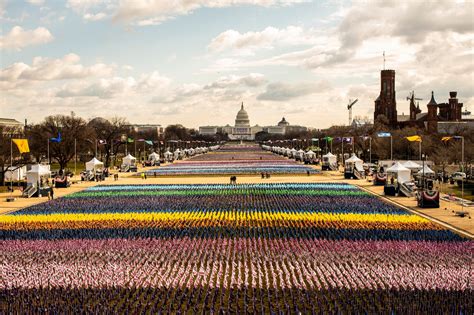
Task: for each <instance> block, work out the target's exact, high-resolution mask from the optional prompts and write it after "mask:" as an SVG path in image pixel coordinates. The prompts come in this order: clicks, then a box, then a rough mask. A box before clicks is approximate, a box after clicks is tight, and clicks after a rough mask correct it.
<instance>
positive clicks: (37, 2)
mask: <svg viewBox="0 0 474 315" xmlns="http://www.w3.org/2000/svg"><path fill="white" fill-rule="evenodd" d="M27 2H28V3H29V4H32V5H43V4H44V0H27Z"/></svg>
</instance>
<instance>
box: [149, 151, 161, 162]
mask: <svg viewBox="0 0 474 315" xmlns="http://www.w3.org/2000/svg"><path fill="white" fill-rule="evenodd" d="M159 159H160V155H159V154H158V153H156V152H153V153H151V154H150V155H148V160H150V161H155V160H159Z"/></svg>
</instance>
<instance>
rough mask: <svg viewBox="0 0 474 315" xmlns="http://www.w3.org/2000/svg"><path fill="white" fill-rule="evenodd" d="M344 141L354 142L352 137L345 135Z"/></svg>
mask: <svg viewBox="0 0 474 315" xmlns="http://www.w3.org/2000/svg"><path fill="white" fill-rule="evenodd" d="M342 141H343V142H345V143H351V144H352V137H343V138H342Z"/></svg>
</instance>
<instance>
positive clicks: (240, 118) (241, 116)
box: [199, 103, 308, 140]
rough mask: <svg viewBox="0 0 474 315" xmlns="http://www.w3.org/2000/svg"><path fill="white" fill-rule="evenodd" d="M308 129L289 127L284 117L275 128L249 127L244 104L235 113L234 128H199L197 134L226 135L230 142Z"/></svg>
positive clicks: (228, 126) (227, 126)
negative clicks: (258, 135)
mask: <svg viewBox="0 0 474 315" xmlns="http://www.w3.org/2000/svg"><path fill="white" fill-rule="evenodd" d="M307 130H308V128H306V127H304V126H296V125H290V123H289V122H288V121H286V119H285V117H283V118H282V120H281V121H280V122H279V123H278V124H277V125H276V126H263V127H262V126H259V125H254V126H251V125H250V119H249V115H248V113H247V111H246V110H245V108H244V103H242V104H241V106H240V110H239V111H238V112H237V116H236V117H235V124H234V126H230V125H228V124H227V125H225V126H222V127H221V126H201V127H199V133H200V134H201V135H207V136H212V135H215V134H217V133H224V134H227V135H228V137H229V139H231V140H254V139H255V135H256V134H257V133H259V132H261V131H264V132H268V133H270V134H278V135H284V134H286V133H292V132H301V131H307Z"/></svg>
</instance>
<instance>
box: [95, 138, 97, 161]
mask: <svg viewBox="0 0 474 315" xmlns="http://www.w3.org/2000/svg"><path fill="white" fill-rule="evenodd" d="M95 157H96V158H97V139H95Z"/></svg>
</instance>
